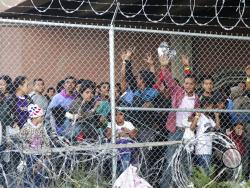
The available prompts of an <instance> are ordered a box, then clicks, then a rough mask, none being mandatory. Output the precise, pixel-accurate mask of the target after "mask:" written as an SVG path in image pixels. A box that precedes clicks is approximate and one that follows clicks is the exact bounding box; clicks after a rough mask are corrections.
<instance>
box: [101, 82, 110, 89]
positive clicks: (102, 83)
mask: <svg viewBox="0 0 250 188" xmlns="http://www.w3.org/2000/svg"><path fill="white" fill-rule="evenodd" d="M104 84H107V85H109V83H108V82H101V83H100V84H99V87H100V88H101V87H102V85H104Z"/></svg>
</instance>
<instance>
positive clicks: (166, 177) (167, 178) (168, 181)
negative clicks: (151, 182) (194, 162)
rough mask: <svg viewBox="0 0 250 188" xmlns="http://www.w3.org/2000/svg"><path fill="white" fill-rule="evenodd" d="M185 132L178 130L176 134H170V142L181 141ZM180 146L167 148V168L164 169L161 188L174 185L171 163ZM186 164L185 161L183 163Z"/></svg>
mask: <svg viewBox="0 0 250 188" xmlns="http://www.w3.org/2000/svg"><path fill="white" fill-rule="evenodd" d="M183 134H184V131H183V130H176V131H175V132H174V133H169V135H168V141H180V140H182V138H183ZM178 147H179V145H178V144H176V145H170V146H167V148H166V151H165V162H166V163H165V168H164V169H163V173H162V178H161V182H160V188H169V187H171V186H173V185H174V182H173V179H172V177H173V174H172V169H171V165H170V162H171V160H172V157H173V155H174V153H175V152H176V150H177V149H178ZM183 162H184V161H183Z"/></svg>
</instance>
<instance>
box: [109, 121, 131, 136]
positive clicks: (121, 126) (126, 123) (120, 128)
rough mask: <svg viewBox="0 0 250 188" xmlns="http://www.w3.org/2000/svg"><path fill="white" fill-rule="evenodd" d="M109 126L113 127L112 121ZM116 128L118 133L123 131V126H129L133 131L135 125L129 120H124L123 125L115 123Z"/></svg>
mask: <svg viewBox="0 0 250 188" xmlns="http://www.w3.org/2000/svg"><path fill="white" fill-rule="evenodd" d="M107 127H108V128H110V129H112V127H111V123H108V126H107ZM115 128H116V134H118V133H121V132H122V128H127V129H128V130H130V131H132V130H134V129H135V127H134V125H133V124H132V123H131V122H129V121H124V124H123V125H117V124H115Z"/></svg>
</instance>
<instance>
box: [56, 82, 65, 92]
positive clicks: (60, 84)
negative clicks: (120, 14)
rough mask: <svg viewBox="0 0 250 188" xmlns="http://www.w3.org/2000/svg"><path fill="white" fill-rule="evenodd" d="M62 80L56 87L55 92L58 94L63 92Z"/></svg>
mask: <svg viewBox="0 0 250 188" xmlns="http://www.w3.org/2000/svg"><path fill="white" fill-rule="evenodd" d="M64 82H65V81H64V80H61V81H59V82H58V83H57V85H56V92H57V93H60V92H61V91H62V90H63V85H64Z"/></svg>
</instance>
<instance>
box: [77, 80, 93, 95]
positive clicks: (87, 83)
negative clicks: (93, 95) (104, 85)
mask: <svg viewBox="0 0 250 188" xmlns="http://www.w3.org/2000/svg"><path fill="white" fill-rule="evenodd" d="M95 88H96V85H95V83H94V82H93V81H91V80H84V81H83V82H82V83H81V85H80V89H79V93H83V92H84V91H85V90H86V89H91V90H92V91H93V92H95Z"/></svg>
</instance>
